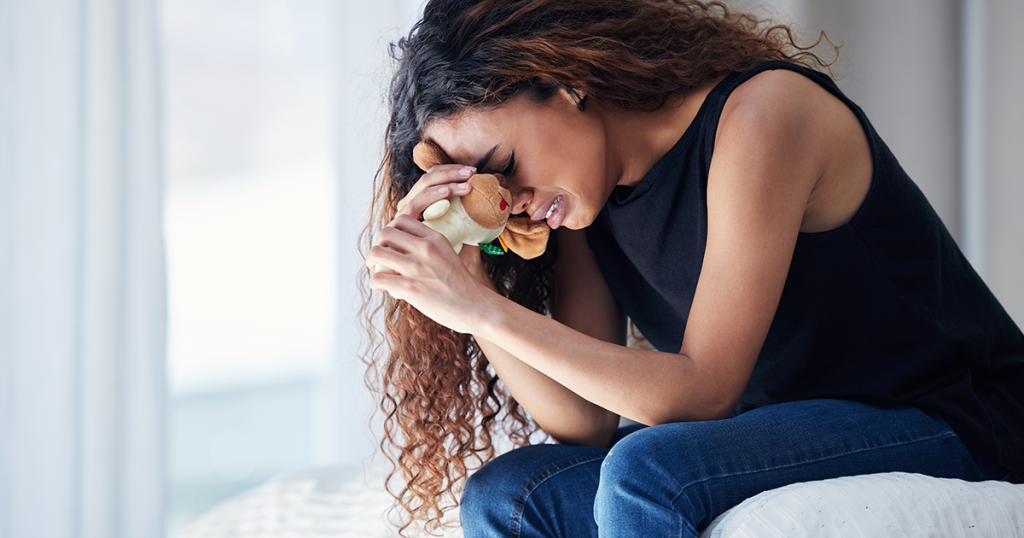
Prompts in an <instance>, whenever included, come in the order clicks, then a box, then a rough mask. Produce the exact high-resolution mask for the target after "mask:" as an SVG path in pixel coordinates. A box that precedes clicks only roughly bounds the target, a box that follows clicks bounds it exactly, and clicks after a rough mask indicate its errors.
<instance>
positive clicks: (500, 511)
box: [459, 445, 552, 538]
mask: <svg viewBox="0 0 1024 538" xmlns="http://www.w3.org/2000/svg"><path fill="white" fill-rule="evenodd" d="M551 448H552V445H533V446H525V447H522V448H517V449H515V450H513V451H511V452H508V453H506V454H502V455H501V456H498V457H497V458H495V459H493V460H491V461H489V462H487V464H485V465H484V466H483V467H481V468H480V469H479V470H477V471H476V472H475V473H473V474H472V475H471V476H470V477H469V479H468V480H467V481H466V485H465V487H464V488H463V490H462V501H461V503H460V508H459V517H460V519H461V520H462V528H463V534H464V535H465V536H466V537H467V538H470V537H491V536H495V537H497V536H502V537H506V536H509V533H510V524H511V521H512V515H513V514H514V513H515V512H516V507H517V503H520V502H522V499H521V498H520V497H521V496H522V494H523V488H524V486H526V484H527V483H528V482H529V481H530V478H531V477H532V476H533V475H534V474H536V472H537V465H538V462H542V461H544V460H545V456H546V453H547V452H549V451H550V450H551Z"/></svg>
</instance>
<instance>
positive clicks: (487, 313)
mask: <svg viewBox="0 0 1024 538" xmlns="http://www.w3.org/2000/svg"><path fill="white" fill-rule="evenodd" d="M480 285H481V286H483V287H484V288H485V289H484V290H483V291H481V293H480V295H479V300H478V301H475V304H476V308H474V309H473V315H472V322H471V326H472V327H473V330H472V331H471V334H473V335H474V336H478V337H480V338H483V339H484V340H488V341H491V342H493V341H494V334H496V333H497V332H498V331H500V330H501V327H502V326H503V323H504V322H503V320H504V318H505V314H504V311H503V307H505V306H507V305H506V304H504V303H507V302H509V300H508V299H506V298H505V297H502V296H501V295H500V294H498V292H497V291H496V290H495V288H494V284H493V283H491V282H490V280H487V283H483V282H481V283H480Z"/></svg>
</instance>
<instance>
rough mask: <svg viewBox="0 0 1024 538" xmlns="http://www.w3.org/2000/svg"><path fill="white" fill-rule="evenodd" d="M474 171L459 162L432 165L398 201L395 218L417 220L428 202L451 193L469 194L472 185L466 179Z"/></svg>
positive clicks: (457, 194) (428, 204) (443, 197)
mask: <svg viewBox="0 0 1024 538" xmlns="http://www.w3.org/2000/svg"><path fill="white" fill-rule="evenodd" d="M475 173H476V168H473V167H472V166H462V165H459V164H439V165H437V166H434V167H432V168H431V169H430V170H427V173H426V174H423V175H422V176H420V180H419V181H417V182H416V184H415V185H413V186H412V189H410V190H409V194H406V195H405V198H402V200H401V201H399V202H398V213H397V214H396V215H395V218H396V219H397V218H398V217H400V216H402V215H409V216H411V217H413V218H414V219H416V220H419V219H420V217H421V216H422V215H423V211H424V210H426V209H427V208H428V207H430V204H433V203H434V202H437V201H440V200H444V199H445V198H447V197H448V196H450V195H452V194H454V195H455V196H465V195H467V194H469V191H470V190H472V186H470V184H469V183H467V182H466V180H467V179H469V178H470V177H471V176H472V175H473V174H475ZM392 222H394V221H392ZM388 226H390V224H388Z"/></svg>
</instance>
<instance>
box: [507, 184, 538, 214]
mask: <svg viewBox="0 0 1024 538" xmlns="http://www.w3.org/2000/svg"><path fill="white" fill-rule="evenodd" d="M509 191H511V192H512V214H513V215H518V214H519V213H522V212H523V211H526V207H527V206H529V205H530V201H532V200H533V189H529V188H526V189H517V188H515V187H509Z"/></svg>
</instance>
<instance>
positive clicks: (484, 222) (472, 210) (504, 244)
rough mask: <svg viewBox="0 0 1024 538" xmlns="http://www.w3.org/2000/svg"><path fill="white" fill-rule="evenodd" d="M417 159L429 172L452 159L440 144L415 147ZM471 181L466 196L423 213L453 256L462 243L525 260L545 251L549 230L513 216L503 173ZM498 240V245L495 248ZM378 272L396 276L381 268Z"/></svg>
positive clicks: (479, 176)
mask: <svg viewBox="0 0 1024 538" xmlns="http://www.w3.org/2000/svg"><path fill="white" fill-rule="evenodd" d="M413 161H415V162H416V166H418V167H420V169H422V170H424V171H426V170H429V169H431V168H432V167H434V166H436V165H439V164H450V163H451V160H450V159H449V158H448V156H447V155H446V154H445V153H444V150H442V149H441V147H440V146H438V145H437V144H436V143H434V142H433V141H430V140H425V141H423V142H420V143H419V144H417V145H416V148H415V149H413ZM467 182H468V183H469V184H470V185H472V186H473V189H472V190H471V191H470V193H469V194H467V195H465V196H461V197H460V196H451V197H449V198H447V199H444V200H439V201H437V202H434V203H433V204H431V205H430V206H429V207H427V209H426V210H424V211H423V224H426V225H427V227H429V228H430V229H432V230H435V231H437V232H439V233H440V234H441V235H443V236H445V238H446V239H448V242H449V243H451V245H452V247H453V248H454V249H455V252H461V251H462V245H474V246H479V247H480V248H481V249H483V250H484V252H487V253H488V254H497V255H501V254H504V253H505V251H506V250H511V251H512V252H515V253H516V254H517V255H519V256H520V257H522V258H524V259H527V260H529V259H533V258H536V257H537V256H540V255H541V254H543V253H544V250H545V249H546V248H547V243H548V235H549V234H550V232H551V229H550V228H548V226H547V224H545V223H543V222H534V221H531V220H530V219H529V217H512V218H509V216H510V214H511V213H512V194H511V193H510V192H509V190H508V189H507V188H506V187H505V178H504V177H502V176H501V175H500V174H493V175H492V174H476V175H474V176H472V177H470V178H469V179H468V180H467ZM495 239H498V242H499V245H500V246H499V245H493V244H492V243H493V241H494V240H495ZM375 269H376V272H378V273H379V272H382V271H383V272H389V273H393V272H394V271H392V270H391V269H390V268H387V267H385V266H383V265H381V264H377V267H376V268H375Z"/></svg>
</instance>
